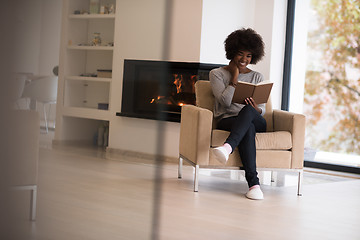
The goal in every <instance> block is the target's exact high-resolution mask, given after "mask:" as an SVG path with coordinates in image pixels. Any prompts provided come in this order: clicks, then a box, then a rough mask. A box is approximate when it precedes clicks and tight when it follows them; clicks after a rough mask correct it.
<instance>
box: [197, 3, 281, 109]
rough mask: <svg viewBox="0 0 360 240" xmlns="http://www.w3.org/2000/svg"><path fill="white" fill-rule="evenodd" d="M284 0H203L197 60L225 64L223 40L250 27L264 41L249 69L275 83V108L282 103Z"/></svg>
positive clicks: (273, 92)
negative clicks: (262, 50)
mask: <svg viewBox="0 0 360 240" xmlns="http://www.w3.org/2000/svg"><path fill="white" fill-rule="evenodd" d="M285 22H286V0H241V1H239V0H224V1H217V0H203V18H202V32H201V51H200V61H201V62H209V63H222V64H227V63H228V62H229V61H228V60H227V59H226V57H225V50H224V40H225V39H226V37H227V36H228V35H229V34H230V33H231V32H232V31H234V30H236V29H239V28H243V27H245V28H253V29H254V30H255V31H257V32H258V33H259V34H260V35H261V36H262V37H263V40H264V42H265V57H264V59H263V60H262V61H261V62H259V63H258V64H257V65H253V66H250V68H251V69H253V70H256V71H259V72H261V73H262V74H263V75H264V77H265V79H267V80H270V81H272V82H274V87H273V90H272V101H273V107H274V108H280V106H281V88H282V69H283V64H284V63H283V59H284V57H283V56H284V50H283V49H284V45H285V27H286V25H285Z"/></svg>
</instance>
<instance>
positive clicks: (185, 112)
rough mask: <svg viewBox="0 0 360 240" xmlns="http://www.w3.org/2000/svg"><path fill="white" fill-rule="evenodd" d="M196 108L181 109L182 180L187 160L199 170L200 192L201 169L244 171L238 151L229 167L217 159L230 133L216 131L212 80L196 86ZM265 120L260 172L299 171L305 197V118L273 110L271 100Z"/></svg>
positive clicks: (259, 137)
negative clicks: (216, 149)
mask: <svg viewBox="0 0 360 240" xmlns="http://www.w3.org/2000/svg"><path fill="white" fill-rule="evenodd" d="M195 94H196V106H193V105H184V106H183V107H182V110H181V125H180V146H179V168H178V177H179V178H182V165H183V160H186V161H187V162H189V163H190V164H191V165H192V166H193V167H195V176H194V191H195V192H197V191H198V185H199V169H200V168H210V169H211V168H212V169H238V170H239V169H241V167H242V163H241V160H240V155H239V152H238V150H237V149H236V150H235V151H234V152H233V153H232V154H231V155H230V156H229V160H228V162H227V163H226V165H223V164H221V163H220V162H218V161H217V160H216V159H215V156H214V155H213V149H214V148H215V147H218V146H220V145H222V144H223V143H224V142H225V140H226V138H227V137H228V136H229V132H227V131H223V130H218V129H216V128H215V127H216V122H215V120H214V119H213V112H212V111H213V106H214V96H213V94H212V90H211V85H210V82H209V81H197V82H196V84H195ZM264 118H265V119H266V122H267V132H265V133H257V134H256V164H257V168H258V170H260V171H261V170H266V171H279V170H289V171H290V170H291V171H297V172H298V189H297V194H298V195H299V196H300V195H301V184H302V176H303V162H304V161H303V160H304V138H305V116H304V115H302V114H295V113H290V112H286V111H282V110H273V109H272V105H271V100H270V98H269V101H268V103H267V104H266V113H265V115H264Z"/></svg>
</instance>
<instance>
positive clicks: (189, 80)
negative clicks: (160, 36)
mask: <svg viewBox="0 0 360 240" xmlns="http://www.w3.org/2000/svg"><path fill="white" fill-rule="evenodd" d="M220 66H223V65H219V64H203V63H187V62H167V61H148V60H125V61H124V78H123V94H122V105H121V112H119V113H117V115H118V116H126V117H135V118H145V119H156V120H166V121H174V122H180V117H181V106H183V105H185V104H193V105H195V82H196V81H197V80H208V79H209V72H210V70H211V69H213V68H217V67H220Z"/></svg>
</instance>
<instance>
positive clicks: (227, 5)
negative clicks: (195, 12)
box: [200, 0, 256, 64]
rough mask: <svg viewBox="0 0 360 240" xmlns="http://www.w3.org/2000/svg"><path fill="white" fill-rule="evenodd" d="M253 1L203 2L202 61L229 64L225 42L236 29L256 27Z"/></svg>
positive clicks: (205, 0) (212, 0) (213, 0)
mask: <svg viewBox="0 0 360 240" xmlns="http://www.w3.org/2000/svg"><path fill="white" fill-rule="evenodd" d="M255 2H256V1H253V0H222V1H218V0H203V9H202V12H203V14H202V27H201V50H200V61H201V62H204V63H220V64H228V62H229V61H228V60H227V59H226V57H225V50H224V40H225V39H226V37H227V36H228V35H229V34H230V33H231V32H233V31H234V30H236V29H239V28H243V27H251V28H253V27H254V20H255Z"/></svg>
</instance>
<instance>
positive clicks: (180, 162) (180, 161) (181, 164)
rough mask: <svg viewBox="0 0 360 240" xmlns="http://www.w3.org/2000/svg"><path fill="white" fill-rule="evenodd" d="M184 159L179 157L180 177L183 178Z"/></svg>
mask: <svg viewBox="0 0 360 240" xmlns="http://www.w3.org/2000/svg"><path fill="white" fill-rule="evenodd" d="M182 167H183V159H182V158H181V157H179V166H178V178H182Z"/></svg>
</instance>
